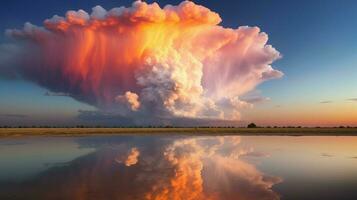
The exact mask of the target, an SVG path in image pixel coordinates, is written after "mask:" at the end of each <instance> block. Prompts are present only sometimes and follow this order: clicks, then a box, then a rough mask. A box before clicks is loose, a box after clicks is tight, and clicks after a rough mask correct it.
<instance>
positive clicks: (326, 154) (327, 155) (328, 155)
mask: <svg viewBox="0 0 357 200" xmlns="http://www.w3.org/2000/svg"><path fill="white" fill-rule="evenodd" d="M321 156H322V157H333V155H332V154H328V153H322V154H321Z"/></svg>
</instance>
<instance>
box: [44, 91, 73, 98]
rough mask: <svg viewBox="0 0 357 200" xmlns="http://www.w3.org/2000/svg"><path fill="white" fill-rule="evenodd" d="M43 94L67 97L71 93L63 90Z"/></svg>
mask: <svg viewBox="0 0 357 200" xmlns="http://www.w3.org/2000/svg"><path fill="white" fill-rule="evenodd" d="M44 95H45V96H58V97H69V96H71V94H69V93H64V92H48V91H47V92H46V93H45V94H44Z"/></svg>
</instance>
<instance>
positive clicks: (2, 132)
mask: <svg viewBox="0 0 357 200" xmlns="http://www.w3.org/2000/svg"><path fill="white" fill-rule="evenodd" d="M90 135H152V136H155V135H195V136H199V135H203V136H209V135H213V136H216V135H217V136H218V135H219V136H223V135H241V136H245V135H246V136H357V128H0V137H19V136H90Z"/></svg>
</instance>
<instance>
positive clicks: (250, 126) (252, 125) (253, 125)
mask: <svg viewBox="0 0 357 200" xmlns="http://www.w3.org/2000/svg"><path fill="white" fill-rule="evenodd" d="M247 127H248V128H257V125H255V124H254V123H250V124H248V126H247Z"/></svg>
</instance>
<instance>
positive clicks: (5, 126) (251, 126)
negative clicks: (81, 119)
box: [0, 123, 357, 128]
mask: <svg viewBox="0 0 357 200" xmlns="http://www.w3.org/2000/svg"><path fill="white" fill-rule="evenodd" d="M0 128H357V126H355V127H353V126H335V127H320V126H315V127H303V126H258V125H256V124H255V123H250V124H248V125H247V126H245V127H244V126H185V127H183V126H171V125H148V126H104V125H81V124H80V125H75V126H49V125H33V126H9V125H0Z"/></svg>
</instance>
